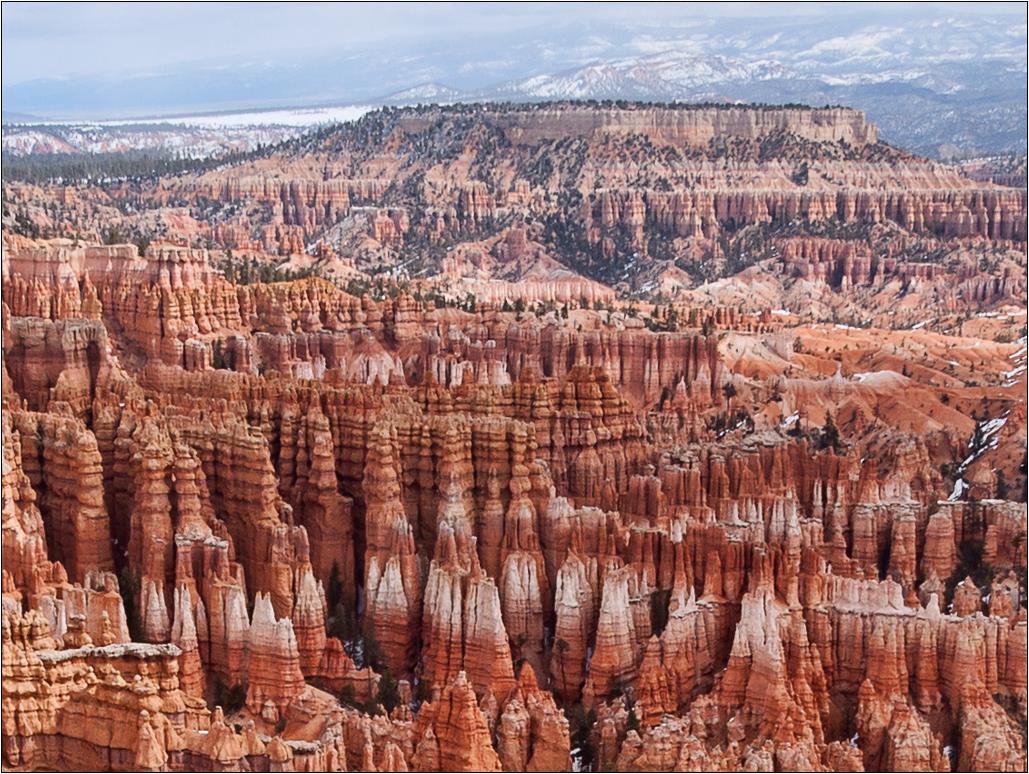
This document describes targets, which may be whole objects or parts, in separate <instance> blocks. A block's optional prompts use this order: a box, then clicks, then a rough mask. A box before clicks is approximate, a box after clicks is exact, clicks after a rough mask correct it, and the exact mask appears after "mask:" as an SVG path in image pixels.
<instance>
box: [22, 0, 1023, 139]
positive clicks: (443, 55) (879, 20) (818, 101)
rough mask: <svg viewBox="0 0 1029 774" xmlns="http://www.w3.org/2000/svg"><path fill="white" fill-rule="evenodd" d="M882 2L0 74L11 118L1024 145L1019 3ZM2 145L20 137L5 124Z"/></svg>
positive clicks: (590, 23) (595, 23)
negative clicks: (649, 121) (389, 120)
mask: <svg viewBox="0 0 1029 774" xmlns="http://www.w3.org/2000/svg"><path fill="white" fill-rule="evenodd" d="M876 8H877V9H878V10H877V11H876V12H875V13H871V12H870V11H869V10H868V9H865V10H859V11H853V10H849V9H847V8H844V7H842V6H841V7H840V12H839V13H838V14H826V13H824V12H822V13H819V14H818V15H817V16H810V17H809V16H805V15H799V16H798V15H784V16H783V17H782V18H761V19H753V18H739V17H737V18H728V19H726V18H722V19H712V18H706V19H704V18H702V19H696V20H690V21H688V22H684V23H683V24H681V25H680V26H674V25H673V26H667V27H655V26H650V25H646V24H642V23H641V24H638V25H631V24H630V25H617V26H616V25H612V24H610V23H607V22H604V23H600V22H587V23H584V24H580V25H565V26H559V27H555V28H552V29H550V28H548V29H540V30H537V31H534V32H533V33H532V34H525V33H522V34H521V37H520V38H518V39H513V40H512V39H510V36H507V35H504V34H503V31H498V33H497V35H495V36H491V35H485V36H474V38H473V39H461V40H452V41H435V42H433V43H431V44H420V45H411V46H407V47H395V48H394V47H390V48H389V50H385V49H370V50H367V51H349V52H347V53H346V55H339V56H329V57H325V56H322V57H311V58H308V59H296V60H290V61H278V60H275V61H272V60H269V61H262V62H261V63H247V62H240V63H235V64H233V65H232V66H218V67H213V66H210V67H208V66H205V67H197V66H194V67H191V68H181V69H178V70H170V71H161V72H155V73H150V74H144V75H140V74H131V76H130V75H126V76H125V77H120V78H109V77H108V78H98V77H89V78H86V77H83V78H68V79H63V80H47V81H35V82H31V83H21V84H16V85H12V86H5V87H4V89H3V100H4V107H5V112H4V122H5V123H9V122H11V121H18V120H19V118H18V117H15V116H14V115H13V114H14V113H20V114H23V116H22V117H21V120H22V121H25V117H24V116H25V115H29V116H33V117H35V116H47V117H51V118H59V119H66V120H72V121H77V122H82V121H84V120H86V119H88V120H91V121H95V120H98V119H103V118H107V119H110V118H124V117H138V116H141V115H151V116H167V115H169V114H174V113H179V114H182V113H185V112H194V113H196V112H203V111H222V112H232V111H235V112H237V113H238V112H240V111H247V113H248V115H249V114H250V112H252V111H254V110H255V109H266V108H272V107H276V108H282V107H284V106H292V107H305V106H308V107H309V106H314V105H319V106H327V105H347V104H349V105H357V104H360V105H379V104H415V103H419V102H422V103H430V102H439V103H445V102H456V101H473V100H487V101H490V100H512V101H527V100H533V101H535V100H552V99H633V100H656V101H674V100H682V101H708V102H733V101H747V102H766V103H786V102H790V103H803V104H810V105H825V104H843V105H849V106H853V107H856V108H859V109H862V110H864V111H865V112H866V113H867V115H868V117H869V118H870V119H871V120H872V121H873V122H875V123H876V124H878V125H879V127H880V130H881V131H880V134H881V136H882V138H883V139H884V140H886V141H887V142H891V143H893V144H896V145H899V146H901V147H904V148H906V149H908V150H911V151H915V152H918V153H921V154H924V155H929V156H937V157H940V156H943V157H948V156H971V155H981V154H995V153H1004V152H1025V150H1026V135H1027V121H1026V106H1027V92H1026V74H1027V70H1026V56H1027V47H1026V21H1025V16H1024V13H1023V14H1022V15H1021V16H1019V15H1012V16H1010V17H1009V16H1003V15H1001V16H998V15H992V16H991V15H981V16H972V15H969V14H959V13H950V7H949V6H948V7H944V8H943V10H942V11H941V9H940V8H939V7H934V6H918V7H914V8H911V7H909V8H906V9H901V10H902V11H903V12H901V10H896V9H893V8H886V9H881V8H880V7H876ZM920 9H922V10H920ZM8 110H10V111H11V112H10V113H9V112H8ZM254 115H255V116H256V119H255V120H256V121H258V122H259V125H261V126H268V125H272V122H271V121H270V120H265V119H264V118H262V117H261V114H260V113H255V114H254ZM318 120H319V117H318V116H317V115H314V116H312V123H317V122H318ZM177 122H178V123H181V121H177ZM233 125H234V126H238V125H239V122H238V121H234V122H233ZM9 133H10V132H9V131H8V132H7V133H5V134H9ZM25 144H26V143H24V142H23V143H21V145H25ZM44 145H45V144H44ZM205 145H206V141H205ZM4 147H5V149H8V150H14V147H13V146H12V145H11V144H10V143H8V142H7V137H6V136H5V145H4ZM233 147H238V143H236V142H235V141H234V144H233Z"/></svg>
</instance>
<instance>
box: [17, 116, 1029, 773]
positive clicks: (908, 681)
mask: <svg viewBox="0 0 1029 774" xmlns="http://www.w3.org/2000/svg"><path fill="white" fill-rule="evenodd" d="M448 132H449V135H448V136H450V137H452V138H455V137H456V138H457V139H456V143H457V145H458V146H461V147H459V148H458V149H457V150H456V151H455V155H454V156H453V157H451V156H448V155H447V152H448V151H446V149H445V148H444V149H442V150H441V147H442V145H443V143H442V140H441V137H443V136H444V135H446V134H447V133H448ZM568 138H572V140H574V141H575V142H578V143H579V145H578V148H579V150H575V153H579V152H580V151H581V153H582V154H583V156H582V158H580V159H579V160H577V161H575V163H574V164H572V163H571V157H572V156H573V155H574V154H573V152H572V150H569V148H570V147H571V145H574V144H575V142H569V141H567V140H568ZM487 140H488V141H489V142H487ZM562 140H565V141H564V142H562ZM472 143H476V144H477V147H479V148H480V151H479V156H478V159H479V160H478V162H476V163H478V164H480V167H479V168H480V170H481V169H485V168H487V167H488V168H489V169H490V170H491V175H492V176H491V177H489V178H488V179H490V180H492V184H487V183H485V182H483V180H482V179H481V178H480V177H476V178H474V179H473V178H472V177H470V176H469V178H468V179H466V180H463V181H459V180H458V177H457V175H456V173H455V170H456V169H457V168H458V167H460V166H461V165H462V164H464V168H465V173H466V174H467V163H468V159H467V157H466V154H465V156H462V154H463V153H464V152H465V151H466V150H467V148H468V147H469V146H470V144H472ZM462 144H463V145H462ZM640 148H644V149H645V153H644V151H643V150H640ZM726 148H728V150H727V149H726ZM485 149H491V150H490V151H489V153H488V154H487V151H486V150H485ZM541 149H542V150H545V151H547V153H549V154H550V155H549V158H550V159H551V160H552V164H551V172H550V173H545V170H544V171H542V172H541V171H539V170H536V171H533V170H531V169H529V167H528V162H527V159H529V158H532V157H533V154H534V153H536V152H539V151H540V150H541ZM573 150H574V149H573ZM640 153H643V154H644V155H645V156H646V157H647V158H649V159H650V160H649V161H647V162H645V163H644V162H642V161H640V159H641V158H642V156H640V155H639V154H640ZM804 153H806V154H807V157H806V164H805V165H804V170H805V173H804V174H805V176H804V177H803V182H801V180H802V178H801V177H800V176H799V175H798V169H799V167H798V164H799V163H800V162H801V161H803V160H805V157H803V156H801V155H798V154H804ZM487 156H488V158H487ZM619 158H622V159H623V161H622V162H617V159H619ZM461 159H463V161H462V160H461ZM405 160H406V162H407V163H406V165H405V164H403V163H402V162H404V161H405ZM627 164H629V165H632V164H635V165H637V167H638V169H637V170H636V172H635V173H633V174H630V173H629V172H628V171H627V169H626V165H627ZM573 167H574V169H575V170H577V171H574V174H573V173H572V172H570V171H569V170H571V169H572V168H573ZM416 168H417V169H416ZM373 169H374V170H378V172H377V175H378V177H375V176H373V175H372V170H373ZM414 171H418V172H419V173H420V177H419V178H418V181H419V182H418V183H417V185H415V184H411V185H405V183H406V182H410V178H411V175H413V173H414ZM530 172H531V174H530ZM548 174H549V176H548ZM569 175H571V177H569ZM634 175H635V176H634ZM665 177H667V178H668V179H669V180H671V181H673V182H671V183H669V185H670V186H671V189H672V190H664V185H658V184H657V183H656V181H657V180H658V179H659V178H662V179H663V178H665ZM637 179H638V180H651V179H652V180H653V181H655V184H654V186H653V187H649V188H648V187H646V186H644V189H643V190H641V188H640V185H639V184H637V183H632V182H630V181H631V180H637ZM680 184H681V186H682V190H678V188H677V186H680ZM4 189H5V196H6V198H7V201H9V202H11V203H12V204H11V206H13V207H24V208H25V209H24V212H25V214H26V217H28V218H29V219H30V220H32V222H33V223H35V225H36V228H37V231H36V232H34V233H32V234H28V235H27V234H25V233H18V232H19V230H20V231H22V232H23V231H24V229H22V228H19V227H18V226H17V224H15V223H12V222H9V220H8V219H6V218H5V221H4V235H3V236H4V255H3V294H2V300H3V306H2V314H3V318H2V326H3V330H2V333H3V371H2V379H3V438H4V442H3V480H2V498H3V573H2V592H3V664H2V668H3V689H2V690H3V751H2V755H3V762H4V765H5V766H6V767H10V768H12V769H19V770H113V771H130V770H131V771H138V770H143V771H195V770H196V771H215V770H216V771H237V770H253V771H318V770H330V771H347V770H349V771H410V770H417V771H511V772H514V771H570V770H584V769H587V768H588V769H589V770H618V771H696V770H733V769H739V770H752V771H781V770H812V771H858V770H866V771H877V770H898V771H900V770H903V771H950V770H961V771H998V770H999V771H1022V770H1025V768H1026V765H1027V759H1026V736H1025V727H1026V713H1027V615H1026V593H1027V591H1026V564H1027V563H1026V529H1027V523H1026V505H1025V499H1026V467H1025V445H1026V406H1025V393H1026V386H1027V381H1026V372H1025V364H1026V343H1025V333H1024V327H1025V323H1026V317H1025V309H1024V307H1025V299H1026V279H1025V256H1024V250H1025V240H1026V236H1025V224H1026V191H1025V189H1014V188H1003V187H1000V186H996V185H993V184H989V183H982V182H976V181H971V180H966V179H964V178H961V177H960V176H958V175H957V173H955V172H952V171H948V170H945V169H943V168H942V167H940V166H939V165H935V164H932V163H930V162H928V161H925V160H922V159H916V158H913V157H909V156H906V155H904V154H901V153H900V152H898V151H895V150H893V149H890V148H888V147H886V146H883V145H882V144H881V143H879V142H878V141H877V137H876V132H875V129H874V127H872V126H870V125H869V124H867V123H866V122H865V121H864V119H863V117H862V116H861V115H860V114H858V113H856V112H855V111H849V110H846V109H832V110H823V111H818V110H814V111H812V110H799V109H783V110H778V111H777V110H774V109H756V108H755V109H748V108H735V109H733V110H732V111H729V110H722V111H720V110H718V109H715V108H705V109H703V110H694V111H686V110H676V109H673V108H656V107H652V108H641V107H639V106H630V107H619V106H617V105H614V106H610V105H609V106H582V105H564V104H559V105H556V106H552V107H550V108H548V109H546V110H539V111H533V110H530V109H527V108H522V107H508V108H493V109H490V110H481V111H475V110H469V109H468V108H454V109H442V108H432V109H421V110H415V109H412V110H402V111H383V112H382V113H380V114H373V115H372V116H369V117H367V118H366V119H364V120H362V121H361V122H358V123H357V124H355V125H353V126H351V127H348V128H342V129H337V130H334V131H333V132H328V133H323V134H322V135H321V136H320V139H319V144H318V147H316V148H313V149H312V148H308V147H304V146H303V145H302V144H296V143H295V144H294V145H291V146H286V147H284V148H280V149H277V150H275V151H273V152H271V153H270V155H265V156H262V157H257V158H254V159H251V160H248V161H244V162H241V163H240V164H239V165H237V167H233V168H223V169H219V170H215V171H213V172H209V173H205V174H203V175H200V176H197V177H190V176H182V177H178V178H171V179H167V180H159V181H156V182H135V183H133V182H122V183H105V184H91V185H86V186H80V187H78V188H68V187H66V186H63V185H62V186H56V185H42V186H28V185H25V184H7V183H5V185H4ZM572 189H574V190H576V191H578V196H579V199H578V200H577V201H576V202H571V200H570V199H569V200H568V201H558V200H559V199H560V198H561V195H562V192H563V191H566V190H572ZM403 197H407V198H406V199H404V198H403ZM572 198H574V197H572ZM41 202H42V203H44V204H42V205H41V204H40V203H41ZM118 202H123V203H124V202H133V203H134V206H133V207H131V208H124V210H123V209H120V208H119V206H118ZM143 202H146V207H139V206H135V205H138V204H141V203H143ZM228 203H232V205H233V207H234V209H233V210H231V213H230V212H223V205H225V204H228ZM258 211H263V212H266V213H270V222H269V221H268V220H267V219H263V220H262V219H259V218H257V217H256V215H255V213H256V212H258ZM233 213H234V214H233ZM827 224H832V226H831V227H830V226H828V225H827ZM859 227H860V229H859ZM112 228H116V229H117V231H118V233H120V234H124V235H130V234H131V235H136V236H146V237H147V238H148V239H150V242H149V244H145V243H143V242H140V243H139V244H138V245H137V244H129V243H124V244H102V242H103V241H104V235H105V233H108V231H107V230H109V229H112ZM562 235H563V236H562ZM569 235H571V236H569ZM575 235H578V236H575ZM662 240H664V243H663V244H660V243H661V242H662ZM572 243H574V244H575V245H576V248H575V250H571V249H570V248H569V247H568V244H572ZM668 250H670V251H672V253H675V254H678V255H681V256H689V257H690V259H691V260H693V261H694V262H695V263H696V265H697V267H702V266H703V265H705V264H708V265H710V266H714V267H715V269H716V273H715V274H713V275H712V276H710V277H707V278H706V279H705V278H698V277H697V276H693V275H689V273H688V272H686V271H685V270H684V269H682V268H681V267H680V266H678V264H676V265H672V264H673V262H670V261H668V260H666V259H665V258H664V257H663V256H664V255H665V252H664V251H668ZM755 250H757V251H758V252H757V253H756V254H755V253H754V251H755ZM231 251H235V252H231ZM576 251H578V253H577V254H578V255H579V259H577V260H576V261H574V262H573V261H572V260H571V259H570V256H571V255H572V254H573V253H575V252H576ZM415 254H420V255H423V256H424V257H425V260H426V261H427V262H429V263H431V261H433V260H435V264H434V265H435V267H436V268H435V271H434V272H430V273H427V274H425V275H424V276H416V273H414V272H412V273H411V274H405V273H404V272H403V271H401V270H400V268H398V267H401V266H403V265H404V262H405V261H406V260H408V259H409V257H410V256H411V255H415ZM241 256H242V257H244V260H243V263H242V264H241V263H240V259H241ZM633 256H635V257H633ZM748 256H749V258H751V259H754V260H745V259H747V258H748ZM630 258H631V259H632V260H630ZM241 265H242V266H244V267H245V269H246V272H248V273H247V274H246V275H241V274H240V272H239V271H238V270H237V269H238V267H239V266H241ZM373 266H375V267H379V269H381V268H384V267H385V268H386V270H385V271H380V270H378V269H376V270H375V271H372V267H373ZM253 267H258V268H259V267H268V268H267V269H266V270H265V272H266V273H265V274H264V275H261V274H260V272H259V271H258V268H253ZM252 268H253V272H254V273H253V274H250V272H251V270H252ZM624 269H630V270H631V271H629V274H630V275H632V276H635V277H638V278H639V279H640V282H641V283H651V284H650V285H649V286H647V287H644V286H643V285H640V286H638V287H636V288H631V287H629V286H628V285H626V284H622V282H621V280H619V279H618V277H620V276H621V274H622V273H623V270H624ZM287 270H288V271H291V272H293V273H292V274H288V273H286V272H287ZM699 270H700V269H699V268H698V271H699ZM633 272H636V273H635V274H633ZM300 274H306V275H317V276H299V275H300ZM384 277H385V279H384ZM626 282H629V280H626ZM673 287H674V288H676V290H674V291H673V290H672V288H673ZM841 312H842V313H844V314H846V315H849V316H848V317H846V318H843V319H847V320H850V321H851V322H852V323H854V324H849V323H844V322H841V321H840V320H839V319H834V318H833V317H832V316H831V315H832V314H836V315H838V314H839V313H841Z"/></svg>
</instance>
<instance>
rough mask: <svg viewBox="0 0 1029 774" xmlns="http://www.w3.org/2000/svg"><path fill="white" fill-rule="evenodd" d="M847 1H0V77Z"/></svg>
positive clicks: (247, 58)
mask: <svg viewBox="0 0 1029 774" xmlns="http://www.w3.org/2000/svg"><path fill="white" fill-rule="evenodd" d="M935 5H936V6H938V8H936V9H931V8H928V7H927V6H925V5H921V6H915V7H911V6H908V7H907V8H903V7H899V6H897V5H894V6H889V7H883V6H879V7H876V6H873V5H869V4H862V5H859V6H857V8H858V9H860V12H861V13H863V14H868V16H869V17H870V18H875V17H877V16H882V15H883V14H887V15H888V14H890V13H929V12H931V11H933V10H935V11H936V12H939V11H943V12H944V13H947V14H950V13H976V14H984V13H1014V14H1019V13H1020V14H1021V15H1022V17H1023V18H1024V15H1025V5H1024V4H1023V3H990V4H985V3H956V4H943V3H938V4H935ZM854 11H855V6H854V5H851V6H850V7H849V8H848V7H846V5H845V4H843V5H833V4H830V3H826V4H792V3H782V4H780V3H774V4H773V3H734V4H714V5H708V4H704V3H683V4H643V3H626V4H617V3H597V4H593V3H588V4H563V5H562V4H542V3H481V4H457V3H439V4H429V3H421V4H389V3H381V4H373V3H367V4H366V3H348V4H339V5H333V4H328V3H31V2H5V3H4V4H3V34H2V37H3V83H4V85H5V86H10V85H13V84H17V83H22V82H25V81H30V80H34V79H39V78H65V77H70V76H80V75H95V74H109V73H119V74H122V75H129V74H136V73H138V74H140V75H143V74H149V73H152V72H154V71H155V70H159V69H161V68H164V67H166V66H175V65H182V64H186V63H191V62H209V63H212V64H216V63H225V64H229V63H232V64H240V63H247V62H255V63H263V62H267V61H270V60H274V59H277V58H280V57H285V56H295V55H300V56H303V55H305V54H312V53H320V52H328V51H338V50H340V49H346V48H353V47H355V46H360V45H364V44H376V43H380V44H386V43H389V44H394V45H403V43H404V42H405V41H413V40H426V39H432V38H434V37H440V36H449V35H454V34H460V35H468V36H474V35H475V34H476V33H477V32H482V31H486V30H488V31H491V32H493V33H496V32H497V31H498V30H506V31H510V32H512V34H517V32H518V31H519V30H522V29H526V28H530V27H537V26H540V25H545V24H555V23H574V22H576V21H577V20H586V19H591V18H592V19H602V20H604V21H607V22H617V21H618V20H619V19H622V18H625V19H632V20H634V21H637V22H639V21H641V20H645V21H648V22H651V21H652V22H653V23H654V24H661V23H662V22H665V21H668V22H673V21H674V22H675V23H677V24H687V23H689V21H690V20H691V19H697V18H703V17H709V16H712V15H717V16H723V17H724V16H748V15H761V16H776V15H780V16H781V15H799V14H820V13H830V14H841V13H852V12H854Z"/></svg>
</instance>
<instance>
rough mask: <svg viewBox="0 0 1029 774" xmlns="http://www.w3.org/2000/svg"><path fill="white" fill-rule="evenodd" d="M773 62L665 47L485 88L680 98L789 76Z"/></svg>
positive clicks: (507, 93) (544, 95)
mask: <svg viewBox="0 0 1029 774" xmlns="http://www.w3.org/2000/svg"><path fill="white" fill-rule="evenodd" d="M789 75H790V73H789V71H788V70H787V68H785V67H784V66H783V65H782V64H780V63H779V62H776V61H773V60H755V61H745V60H742V59H735V58H730V57H725V56H718V55H714V56H712V55H707V54H703V53H689V52H679V51H665V52H662V53H660V54H654V55H653V56H645V57H638V58H633V57H629V58H625V59H618V60H614V61H610V62H597V63H594V64H589V65H586V66H585V67H579V68H575V69H571V70H565V71H563V72H559V73H554V74H543V75H535V76H532V77H530V78H524V79H521V80H518V81H514V82H511V83H505V84H501V85H500V86H498V87H496V88H495V89H492V90H490V91H487V92H485V94H486V95H488V96H492V97H497V98H500V97H513V98H517V99H527V98H537V99H640V97H641V95H646V98H647V99H678V98H681V97H682V96H684V95H685V94H687V93H688V92H690V91H692V90H694V89H697V88H699V87H710V86H713V85H716V84H722V83H731V82H741V81H765V80H770V79H773V78H785V77H788V76H789Z"/></svg>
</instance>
